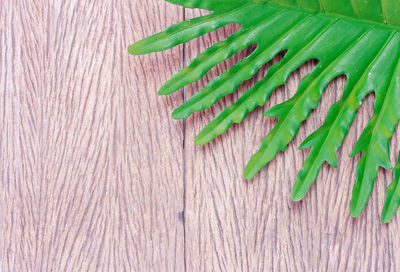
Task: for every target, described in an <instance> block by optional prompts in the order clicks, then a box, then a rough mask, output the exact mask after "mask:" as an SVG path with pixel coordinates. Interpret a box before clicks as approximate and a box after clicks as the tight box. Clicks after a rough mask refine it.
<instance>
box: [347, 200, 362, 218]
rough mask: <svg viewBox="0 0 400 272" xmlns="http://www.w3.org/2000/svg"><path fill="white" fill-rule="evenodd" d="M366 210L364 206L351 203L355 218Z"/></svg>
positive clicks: (352, 214) (351, 210) (351, 211)
mask: <svg viewBox="0 0 400 272" xmlns="http://www.w3.org/2000/svg"><path fill="white" fill-rule="evenodd" d="M363 210H364V207H362V206H359V205H353V204H352V203H350V215H351V217H353V218H356V217H358V216H359V215H360V214H361V213H362V211H363Z"/></svg>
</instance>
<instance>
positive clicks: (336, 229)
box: [185, 10, 400, 271]
mask: <svg viewBox="0 0 400 272" xmlns="http://www.w3.org/2000/svg"><path fill="white" fill-rule="evenodd" d="M185 14H186V18H192V17H196V16H200V15H205V14H207V13H206V12H203V11H201V12H200V11H193V10H186V13H185ZM237 28H238V27H237V26H230V27H226V28H224V29H220V30H218V31H216V32H214V33H212V34H209V35H206V36H205V37H203V38H200V39H198V40H196V41H194V42H191V43H190V45H189V46H188V50H187V54H186V56H187V57H188V58H189V59H190V58H193V57H194V56H195V55H197V54H198V53H199V52H202V51H203V50H204V49H205V48H206V47H208V46H210V45H211V44H212V43H214V42H216V41H219V40H222V39H225V38H227V37H228V35H230V34H231V33H232V32H234V31H235V30H237ZM248 54H249V50H244V51H242V52H240V53H238V54H237V55H236V56H234V57H232V58H231V59H229V60H228V61H227V62H225V63H224V64H221V65H219V66H218V67H217V69H214V70H213V71H211V72H210V73H208V74H207V76H206V78H205V80H202V81H201V82H199V83H196V84H193V85H192V86H189V87H188V88H187V93H188V96H191V95H192V94H194V93H195V92H196V91H198V90H200V89H201V88H202V87H204V85H205V84H206V82H207V81H208V80H210V79H211V78H213V77H215V76H217V75H218V74H220V73H221V72H224V71H226V69H227V68H228V67H230V66H232V65H233V64H234V63H236V62H237V61H238V60H239V59H241V58H243V57H245V56H246V55H248ZM280 57H282V55H280ZM278 58H279V56H278ZM276 61H277V58H275V59H274V61H273V62H276ZM186 62H188V60H186ZM313 64H314V63H313V62H309V63H307V64H306V65H304V66H302V67H301V68H300V69H299V70H298V71H296V72H295V73H294V74H293V75H292V76H291V77H290V79H289V82H288V84H286V86H284V87H280V88H278V90H277V91H276V92H275V93H274V95H273V96H272V97H271V99H270V101H269V102H268V103H267V105H265V107H264V109H267V108H269V107H270V106H272V105H275V104H277V103H279V102H282V101H284V100H286V99H288V98H290V97H291V96H293V95H294V92H295V91H296V90H297V87H298V84H299V80H300V78H301V77H302V76H304V75H305V74H307V73H308V72H310V71H311V69H312V67H313ZM268 66H269V65H267V66H266V67H265V68H266V69H267V68H268ZM264 74H265V69H263V70H262V71H260V72H259V73H258V75H257V76H256V77H255V78H254V79H252V80H250V81H249V82H246V83H244V84H243V85H242V86H241V88H240V89H239V90H238V91H237V93H236V94H233V95H230V96H227V97H226V98H225V99H223V100H222V101H221V102H220V103H218V104H217V105H216V106H214V107H213V108H212V109H211V110H208V111H206V112H204V113H200V114H195V115H194V117H193V116H192V117H190V118H188V120H187V124H186V141H185V152H186V158H187V159H186V179H185V180H186V209H185V214H186V217H185V219H186V220H185V232H186V242H185V249H186V251H185V252H186V267H187V270H188V271H399V269H400V256H399V255H398V254H397V249H398V248H399V247H400V235H399V232H398V229H399V225H400V218H399V216H397V217H396V218H395V219H394V220H393V221H392V222H391V223H390V224H389V225H387V226H385V225H383V224H381V223H380V213H381V210H382V207H383V201H384V191H385V188H386V185H387V184H388V183H389V182H390V181H391V179H392V174H391V173H390V172H389V171H388V172H386V171H381V172H380V174H379V177H378V179H377V184H376V186H375V189H374V191H373V194H372V197H371V199H370V201H369V203H368V205H367V207H366V210H365V211H364V213H363V214H362V215H361V216H360V217H359V218H357V219H352V218H351V217H350V213H349V208H348V207H349V203H350V198H351V191H352V186H353V184H354V179H355V166H356V162H357V161H358V159H359V157H356V158H355V159H349V158H348V154H349V152H350V151H351V148H352V146H353V145H354V143H355V142H356V139H357V137H358V136H360V134H361V132H362V129H363V128H364V127H365V125H366V123H367V121H368V119H369V117H370V116H371V113H372V111H373V97H372V96H370V97H369V98H368V99H367V101H366V102H365V103H364V104H363V107H362V109H361V110H360V112H359V114H358V116H357V118H356V120H355V124H354V125H353V127H352V129H351V131H350V133H349V136H348V137H347V139H346V140H345V143H344V146H343V148H341V149H340V151H339V154H338V155H339V166H338V169H333V168H332V167H328V166H327V165H324V167H323V169H322V171H321V172H320V175H319V178H318V180H317V183H316V185H314V186H313V187H312V188H311V190H310V192H309V193H308V195H307V196H306V197H305V199H304V200H303V201H301V202H300V203H294V202H292V201H291V200H290V191H291V187H292V185H293V183H294V181H295V179H296V175H297V172H298V171H299V170H300V169H301V167H302V163H303V161H304V159H305V156H306V155H307V153H308V151H307V150H306V151H299V150H297V147H298V146H299V145H300V143H301V142H302V141H303V140H304V139H305V137H306V136H307V135H309V134H310V133H311V132H312V131H314V130H315V129H317V128H318V127H319V126H320V125H321V124H322V123H323V121H324V119H325V117H326V113H327V111H328V108H329V106H330V105H331V104H333V103H334V102H335V101H336V100H338V99H339V98H340V95H341V92H342V90H343V86H344V80H345V79H344V78H339V79H337V80H335V81H334V82H333V83H332V84H330V85H329V86H328V88H327V90H326V91H325V94H324V96H323V100H322V101H323V102H322V103H321V105H320V107H319V109H318V110H316V111H315V112H313V113H312V115H311V116H310V119H309V120H308V121H307V122H305V124H304V125H303V127H302V129H301V130H300V132H299V134H298V136H297V137H296V138H295V140H294V141H293V143H291V144H290V145H289V147H288V150H287V151H286V152H285V153H283V154H282V153H280V154H278V156H277V158H276V159H275V160H274V161H273V162H272V163H270V164H269V165H268V166H267V167H266V168H265V169H264V170H263V171H262V172H261V173H260V174H259V175H258V176H257V177H256V178H255V179H254V180H253V181H252V182H248V181H245V180H244V179H243V178H242V176H241V174H242V171H243V169H244V167H245V164H246V163H247V162H248V160H249V159H250V156H251V155H252V154H253V153H254V152H255V151H257V149H258V148H259V145H260V143H261V140H262V138H263V137H264V136H265V135H266V134H267V133H268V131H269V130H271V129H272V127H273V125H274V124H275V122H276V120H272V119H268V118H266V117H263V116H262V114H261V112H262V109H261V108H259V109H257V110H256V111H255V112H253V113H251V114H249V116H248V117H247V119H246V120H245V121H244V122H243V123H242V124H240V125H236V126H234V127H233V128H231V129H230V130H229V131H228V132H227V134H225V135H223V136H221V137H219V138H217V139H216V140H215V141H214V142H212V143H210V144H209V145H207V146H205V147H196V146H195V145H194V142H193V139H194V137H195V135H196V134H197V133H198V132H199V131H200V130H201V129H202V128H203V127H204V126H205V125H206V124H207V123H208V122H209V121H210V120H211V119H212V118H213V117H214V116H215V115H216V114H217V113H218V112H220V111H221V110H222V108H223V107H225V106H227V105H231V104H232V103H233V102H234V101H236V99H237V98H238V93H239V94H241V93H243V91H244V90H246V89H248V88H249V87H251V86H252V84H254V82H255V80H259V79H261V78H262V77H263V75H264ZM399 139H400V137H399V135H398V133H397V138H395V139H394V141H392V151H393V152H392V154H393V156H394V155H396V156H397V150H398V148H399V144H398V143H399ZM395 159H397V158H394V157H393V158H392V161H393V163H394V162H395ZM389 173H390V174H389Z"/></svg>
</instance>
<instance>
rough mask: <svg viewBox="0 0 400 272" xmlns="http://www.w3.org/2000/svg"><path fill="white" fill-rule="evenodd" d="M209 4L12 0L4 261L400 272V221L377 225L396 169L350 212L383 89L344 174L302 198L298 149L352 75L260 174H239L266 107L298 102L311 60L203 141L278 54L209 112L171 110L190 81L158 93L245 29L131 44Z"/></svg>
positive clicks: (6, 74) (2, 98)
mask: <svg viewBox="0 0 400 272" xmlns="http://www.w3.org/2000/svg"><path fill="white" fill-rule="evenodd" d="M201 14H206V12H203V11H199V10H188V9H186V10H184V9H183V8H181V7H178V6H173V5H171V4H168V3H165V2H164V1H159V0H148V1H140V0H129V1H123V0H115V1H105V0H98V1H88V0H71V1H56V0H50V1H33V0H18V1H11V0H0V86H1V90H2V92H1V95H0V125H1V129H0V163H1V164H0V178H1V180H0V233H1V236H0V271H7V272H8V271H185V270H186V271H399V270H400V256H399V254H398V253H397V249H398V248H399V247H400V234H399V233H400V232H399V231H398V230H399V228H400V216H399V215H398V216H396V217H395V219H394V220H393V221H392V222H391V223H390V224H389V225H382V224H381V223H380V212H381V210H382V207H383V199H384V190H385V188H386V186H387V184H388V183H389V182H390V181H391V179H392V174H391V173H390V172H389V171H383V170H382V171H380V173H379V177H378V179H377V182H376V186H375V189H374V191H373V193H372V196H371V199H370V201H369V203H368V205H367V207H366V210H365V211H364V212H363V214H362V215H361V216H360V217H359V218H357V219H352V218H351V217H350V214H349V212H348V206H349V202H350V197H351V190H352V186H353V183H354V176H355V166H356V163H357V161H358V159H359V156H358V157H356V158H354V159H349V158H348V157H347V155H348V154H349V152H350V149H351V148H352V146H353V145H354V143H355V141H356V139H357V137H359V136H360V134H361V131H362V129H363V128H364V127H365V125H366V123H367V121H368V118H369V117H370V116H371V113H372V109H373V97H372V96H370V97H368V99H367V101H366V102H365V103H364V105H363V107H362V109H361V110H360V111H359V114H358V115H357V117H356V120H355V123H354V125H353V126H352V128H351V131H350V133H349V136H348V137H347V138H346V140H345V143H344V146H343V148H341V149H340V150H339V166H338V169H333V168H331V167H328V166H326V165H325V166H324V167H323V169H322V171H321V173H320V175H319V178H318V180H317V183H316V184H315V185H314V186H313V187H312V188H311V190H310V192H309V193H308V195H307V196H306V198H305V199H304V200H303V201H302V202H300V203H293V202H292V201H291V200H290V190H291V187H292V184H293V182H294V180H295V178H296V175H297V172H298V170H300V168H301V166H302V163H303V161H304V159H305V156H306V155H307V153H308V151H307V150H305V151H298V150H297V147H298V145H299V144H300V143H301V141H302V140H303V139H304V138H305V137H306V136H307V135H308V134H309V133H310V132H311V131H313V130H315V129H316V128H318V127H319V126H320V125H321V124H322V122H323V121H324V119H325V116H326V113H327V110H328V108H329V106H330V105H331V104H332V103H334V101H336V100H337V99H339V98H340V94H341V91H342V89H343V85H344V78H339V79H337V80H335V81H334V82H333V83H332V84H330V85H329V87H328V88H327V90H326V92H325V94H324V96H323V100H322V101H323V102H322V104H321V105H320V107H319V109H318V110H316V111H315V112H313V113H312V115H311V117H310V119H309V120H308V121H307V122H305V124H304V126H303V127H302V129H301V130H300V132H299V134H298V136H297V137H296V138H295V140H294V141H293V143H291V144H290V145H289V147H288V150H287V151H286V152H285V153H284V154H282V153H280V154H278V156H277V158H276V159H275V160H274V161H273V162H272V163H271V164H270V165H269V166H267V167H266V168H265V169H264V170H263V171H262V172H261V173H260V174H259V175H258V176H257V177H256V178H255V179H254V180H253V181H252V182H248V181H245V180H244V179H243V178H242V171H243V169H244V166H245V164H246V162H247V161H248V160H249V158H250V156H251V155H252V154H253V153H254V152H255V151H256V150H257V148H258V146H259V144H260V142H261V139H262V138H263V137H264V136H265V135H266V134H267V133H268V131H269V130H271V129H272V127H273V125H274V124H275V122H276V120H272V119H268V118H266V117H263V116H262V115H261V112H262V110H263V109H266V108H269V107H270V106H272V105H275V104H277V103H279V102H281V101H283V100H285V99H288V98H289V97H291V96H292V95H293V94H294V92H295V90H296V89H297V86H298V84H299V80H300V79H301V77H303V76H304V75H306V74H307V73H308V72H310V71H311V69H312V67H313V65H314V64H315V63H314V62H312V61H310V62H308V63H307V64H306V65H304V66H302V67H301V68H300V69H299V70H297V71H296V72H295V73H294V74H293V75H292V76H291V77H290V79H289V82H288V84H286V85H285V86H284V87H280V88H278V90H277V91H276V92H275V93H274V95H273V96H272V97H271V99H270V100H269V102H268V103H267V105H265V107H263V108H259V109H257V110H256V111H255V112H253V113H251V114H249V116H248V117H247V119H246V120H245V121H244V122H243V123H242V124H240V125H236V126H234V127H232V128H231V129H230V130H229V131H228V132H227V133H226V134H224V135H223V136H221V137H219V138H217V139H216V140H215V141H214V142H212V143H210V144H209V145H207V146H205V147H196V146H195V145H194V141H193V140H194V136H195V135H196V134H197V133H198V132H199V131H200V129H201V128H202V127H203V126H204V125H205V124H206V123H207V122H208V121H210V120H211V119H212V118H213V117H214V116H215V115H216V114H217V113H218V112H219V111H221V109H222V108H223V107H224V106H226V105H230V104H232V103H233V102H234V101H235V100H236V99H237V98H238V95H239V94H241V93H243V92H244V91H245V90H246V89H248V88H249V87H251V86H252V84H254V82H255V81H256V80H258V79H260V78H262V77H263V75H264V74H265V72H266V71H267V69H268V67H269V66H270V65H271V63H270V64H268V65H266V66H265V67H264V68H263V69H262V70H261V71H260V72H259V73H258V74H257V76H256V77H255V78H253V79H252V80H250V81H248V82H246V83H245V84H243V85H242V86H241V87H240V88H239V90H238V92H237V93H235V94H233V95H229V96H227V97H226V98H224V99H223V100H222V101H221V102H219V103H218V104H217V105H215V106H214V107H213V108H212V109H210V110H207V111H205V112H204V113H199V114H195V115H194V116H191V117H189V118H188V119H187V120H186V121H173V120H172V118H171V117H170V113H171V111H172V109H173V108H175V107H177V106H178V105H180V104H181V103H182V102H183V100H184V95H183V92H178V93H176V94H174V95H172V96H168V97H158V96H157V95H156V91H157V89H158V88H159V87H160V86H161V84H162V83H163V82H164V81H165V80H167V79H168V78H169V77H170V76H171V75H172V74H173V73H174V72H176V71H178V69H180V68H182V66H183V65H184V64H185V63H186V64H187V63H188V62H189V61H190V59H192V58H193V57H194V56H195V55H197V54H198V53H199V52H201V51H203V50H204V49H205V48H206V47H208V46H209V45H211V44H212V43H214V42H216V41H218V40H221V39H225V38H226V37H227V36H228V35H229V34H230V33H233V32H234V31H235V30H237V28H238V26H236V25H233V26H228V27H225V28H223V29H220V30H218V31H216V32H214V33H211V34H209V35H206V36H204V37H203V38H199V39H196V40H194V41H192V42H190V43H189V44H188V45H186V46H185V47H184V46H179V47H177V48H174V49H172V50H168V51H166V52H163V53H157V54H150V55H146V56H140V57H133V56H128V54H127V50H126V49H127V47H128V45H129V44H131V43H132V42H133V41H137V40H139V39H141V38H143V37H145V36H148V35H150V34H152V33H155V32H158V31H160V30H162V29H164V28H165V27H166V26H168V25H171V24H173V23H176V22H178V21H181V20H183V19H184V18H186V19H189V18H192V17H195V16H199V15H201ZM250 50H251V49H247V50H244V51H242V52H240V53H238V54H237V55H235V56H234V57H232V58H231V59H229V60H228V61H227V62H225V63H223V64H221V65H219V66H218V67H217V68H216V69H213V70H212V71H211V72H210V73H208V74H207V76H206V77H205V79H204V80H202V81H200V82H198V83H195V84H192V85H190V86H188V87H187V88H186V95H187V96H190V95H192V94H193V93H195V92H196V91H197V90H199V89H200V88H201V87H203V86H204V85H205V84H206V82H207V81H208V80H210V79H211V78H213V77H215V76H216V75H218V74H219V73H221V72H223V71H225V70H227V69H228V67H230V66H232V65H233V64H234V63H236V62H237V61H238V60H239V59H241V58H243V57H244V56H246V55H247V54H248V53H249V52H250ZM281 57H282V54H280V55H278V56H277V57H275V58H274V60H273V61H272V63H274V62H277V61H278V60H279V59H280V58H281ZM396 135H397V136H396V137H395V138H394V140H393V141H392V143H391V148H392V149H391V150H392V162H393V163H394V162H395V159H397V158H396V157H395V156H396V155H397V150H398V149H399V147H400V145H399V140H400V137H399V136H400V135H399V133H398V132H397V134H396Z"/></svg>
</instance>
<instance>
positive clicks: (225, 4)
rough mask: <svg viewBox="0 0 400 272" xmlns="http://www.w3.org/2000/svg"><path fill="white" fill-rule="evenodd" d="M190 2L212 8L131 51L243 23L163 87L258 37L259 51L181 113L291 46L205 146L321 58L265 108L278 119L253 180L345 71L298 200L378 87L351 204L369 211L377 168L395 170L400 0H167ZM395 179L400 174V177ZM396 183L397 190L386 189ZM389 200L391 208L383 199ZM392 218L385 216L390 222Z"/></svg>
mask: <svg viewBox="0 0 400 272" xmlns="http://www.w3.org/2000/svg"><path fill="white" fill-rule="evenodd" d="M169 2H171V3H174V4H178V5H182V6H184V7H186V8H202V9H206V10H210V11H212V13H211V14H209V15H206V16H202V17H199V18H194V19H191V20H188V21H185V22H181V23H178V24H176V25H174V26H171V27H170V28H168V29H167V30H165V31H163V32H161V33H159V34H155V35H153V36H151V37H148V38H146V39H144V40H142V41H139V42H137V43H135V44H133V45H132V46H130V47H129V52H130V53H132V54H136V55H139V54H145V53H150V52H156V51H161V50H165V49H168V48H171V47H173V46H175V45H178V44H182V43H185V42H188V41H190V40H192V39H194V38H196V37H199V36H201V35H203V34H206V33H209V32H211V31H214V30H216V29H218V28H220V27H223V26H225V25H228V24H232V23H238V24H240V25H241V28H240V29H239V30H238V31H237V32H236V33H234V34H232V35H231V36H230V37H228V38H227V39H226V40H225V41H221V42H218V43H216V44H214V45H212V46H211V47H210V48H208V49H207V50H205V51H204V52H203V53H201V54H200V55H199V56H197V57H196V58H194V59H193V61H192V62H191V63H190V64H189V66H187V67H185V68H183V69H182V70H181V71H180V72H178V73H177V74H176V75H174V76H173V77H172V78H171V79H170V80H169V81H168V82H166V83H165V84H164V85H163V87H162V88H161V90H160V92H159V93H160V94H161V95H168V94H171V93H173V92H175V91H177V90H179V89H181V88H182V87H184V86H185V85H187V84H190V83H193V82H195V81H197V80H199V79H201V78H202V77H203V76H204V75H205V74H206V73H207V72H208V71H209V70H211V69H212V68H213V67H214V66H216V65H217V64H219V63H221V62H223V61H225V60H226V59H228V58H229V57H231V56H232V55H234V54H235V53H237V52H238V51H240V50H243V49H246V48H247V47H249V46H251V45H256V49H255V50H254V52H253V53H252V54H251V55H250V56H248V57H247V58H245V59H243V60H241V61H239V62H238V63H237V64H235V65H234V66H233V67H232V68H230V69H229V70H228V71H226V72H224V73H222V74H221V75H220V76H218V77H217V78H215V79H213V80H212V81H210V82H209V84H208V85H207V86H206V87H205V88H203V89H202V90H200V91H199V92H198V93H196V94H195V95H193V96H192V97H191V98H189V99H188V100H187V101H186V102H185V103H184V104H182V105H181V106H179V107H178V108H177V109H175V110H174V112H173V114H172V116H173V118H175V119H182V118H186V117H188V116H190V115H191V114H193V113H195V112H200V111H203V110H205V109H207V108H210V107H211V106H212V105H214V104H215V103H216V102H217V101H219V100H220V99H221V98H223V97H224V96H225V95H227V94H230V93H233V92H235V91H236V89H237V88H238V86H239V85H240V84H241V83H242V82H244V81H245V80H248V79H250V78H251V77H253V76H254V75H255V74H256V73H257V71H258V70H259V69H260V68H261V67H262V66H263V65H264V64H266V63H267V62H268V61H270V60H271V59H272V58H273V57H274V56H275V55H276V54H277V53H279V52H282V51H285V50H286V51H287V52H286V54H285V56H284V58H283V59H282V60H281V61H280V62H279V63H277V64H275V65H273V66H272V67H271V68H270V69H269V70H268V72H267V74H266V75H265V77H264V78H263V79H261V80H260V81H258V82H257V83H256V84H255V85H254V87H252V88H251V89H249V90H247V91H246V92H244V93H243V94H242V95H241V96H240V97H239V99H238V100H237V101H236V102H235V103H234V104H233V105H231V106H229V107H227V108H225V109H224V110H222V112H221V113H220V114H219V115H218V116H217V117H216V118H215V119H214V120H213V121H211V122H210V123H209V124H208V125H207V126H206V127H205V128H204V129H203V130H202V131H201V132H200V133H199V134H198V135H197V137H196V139H195V141H196V144H198V145H204V144H207V143H209V142H210V141H212V140H213V139H215V138H216V137H218V136H219V135H221V134H223V133H225V132H226V131H227V130H228V129H229V128H230V127H231V126H232V124H234V123H240V122H242V121H243V120H244V119H245V118H246V116H247V114H248V113H249V112H250V111H253V110H254V109H255V108H256V107H257V106H263V105H264V104H265V103H266V102H267V101H268V98H269V97H270V95H271V94H272V92H273V91H274V90H275V89H276V88H277V87H278V86H280V85H282V84H285V83H286V81H287V79H288V77H289V75H290V74H291V73H292V72H293V71H294V70H296V69H297V68H299V67H300V66H301V65H302V64H303V63H305V62H306V61H308V60H310V59H317V60H318V64H317V65H316V66H315V67H314V69H313V70H312V72H311V73H310V74H309V75H307V76H305V77H304V78H303V79H302V80H301V81H300V84H299V88H298V90H297V92H296V93H295V95H294V96H293V97H291V98H290V99H289V100H287V101H285V102H283V103H281V104H279V105H276V106H274V107H272V108H270V109H268V110H267V111H266V112H264V115H266V116H267V117H270V118H279V120H278V122H277V124H276V125H275V127H274V128H273V129H272V130H271V131H270V132H269V133H268V135H267V136H266V137H265V138H264V139H263V141H262V144H261V147H260V149H259V151H258V152H257V153H256V154H255V155H254V156H253V157H252V158H251V159H250V161H249V163H248V165H247V166H246V168H245V170H244V176H245V177H246V178H249V179H251V178H253V177H254V176H255V175H256V174H257V173H258V172H259V171H260V170H261V169H262V168H263V167H264V166H265V165H266V164H268V163H269V162H270V161H272V160H273V159H274V158H275V156H276V154H277V153H278V152H281V151H285V150H286V148H287V145H288V144H289V143H290V142H291V141H292V140H293V138H294V137H295V136H296V134H297V132H298V131H299V128H300V126H301V124H302V122H303V121H305V120H306V119H307V118H308V116H309V115H310V113H311V111H312V110H313V109H315V108H316V107H317V106H318V104H319V102H320V99H321V97H322V94H323V92H324V90H325V88H326V86H327V85H328V84H329V83H330V82H331V81H332V80H333V79H334V78H336V77H338V76H340V75H345V76H346V85H345V89H344V91H343V96H342V97H341V99H340V100H339V101H337V102H336V103H335V104H334V105H332V107H331V108H330V109H329V111H328V114H327V117H326V120H325V122H324V124H323V125H322V126H321V127H320V128H319V129H317V130H316V131H315V132H314V133H312V134H311V135H310V136H308V137H307V139H306V140H305V141H304V142H303V143H302V144H301V146H300V148H311V150H310V153H309V155H308V157H307V159H306V160H305V163H304V166H303V168H302V169H301V170H300V172H299V175H298V177H297V179H296V181H295V184H294V186H293V191H292V199H293V200H295V201H298V200H300V199H302V198H303V197H304V196H305V194H306V192H307V191H308V190H309V188H310V186H311V185H312V184H313V183H314V182H315V180H316V178H317V176H318V173H319V171H320V168H321V166H322V165H323V164H324V162H327V163H328V164H330V165H332V166H334V167H336V166H337V156H336V153H337V150H338V149H339V148H340V146H341V145H342V143H343V140H344V138H345V137H346V135H347V133H348V131H349V128H350V126H351V124H352V122H353V121H354V118H355V114H356V112H357V110H358V109H359V107H360V105H361V104H362V102H363V100H364V99H365V97H366V96H367V95H368V94H369V93H371V92H373V93H374V94H375V108H374V114H373V116H372V118H371V120H370V121H369V123H368V125H367V127H366V128H365V130H364V132H363V133H362V135H361V137H360V139H359V140H358V142H357V144H356V145H355V147H354V149H353V152H352V154H351V155H355V154H357V153H359V152H362V156H361V160H360V162H359V163H358V165H357V171H356V183H355V185H354V189H353V197H352V201H351V204H350V213H351V215H352V216H357V215H359V214H360V213H361V212H362V210H363V209H364V207H365V205H366V203H367V201H368V198H369V195H370V193H371V191H372V188H373V184H374V180H375V178H376V176H377V173H378V170H379V167H384V168H388V169H389V168H391V164H390V160H389V154H390V152H389V141H390V139H391V137H392V136H393V134H394V131H395V128H396V125H397V123H398V121H399V119H400V107H398V106H397V105H398V103H399V99H400V62H399V60H400V33H399V30H400V16H398V14H400V2H398V1H395V0H383V1H380V0H379V1H378V0H352V1H348V0H236V1H235V0H169ZM395 177H398V175H397V176H396V175H395ZM395 181H396V178H395ZM395 181H394V182H393V183H392V184H395V185H391V187H390V190H389V189H388V193H387V199H388V198H389V199H390V200H387V201H386V202H387V203H388V201H389V203H391V204H387V205H390V208H388V209H389V210H390V212H388V211H386V212H384V213H383V218H385V219H388V218H391V217H392V216H393V214H394V210H396V209H397V207H398V203H399V201H400V200H398V199H400V197H399V198H396V196H395V193H393V192H394V190H395V189H394V187H396V188H397V183H398V178H397V183H395ZM389 191H390V192H389ZM385 207H386V206H385ZM384 221H385V220H384Z"/></svg>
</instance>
